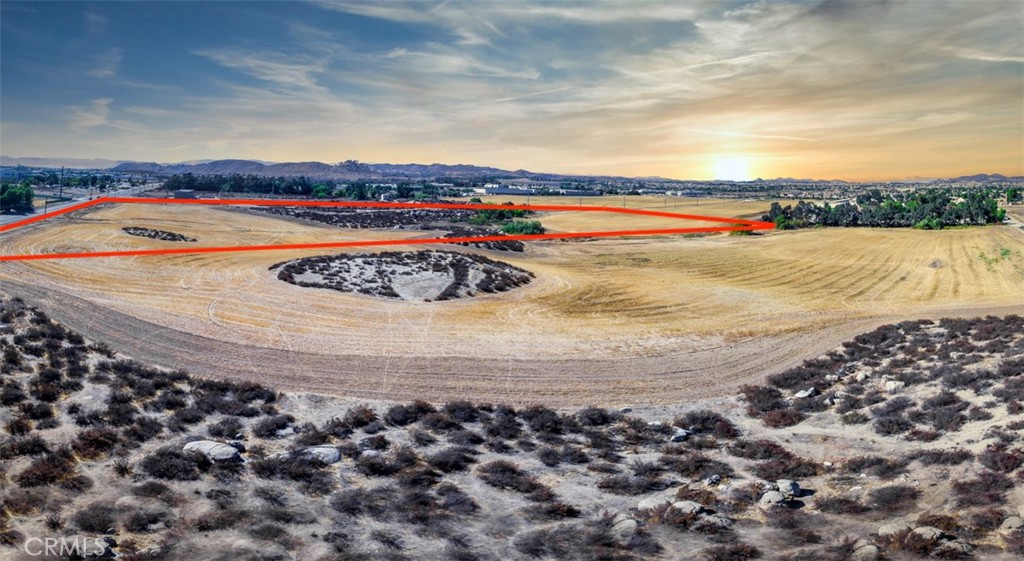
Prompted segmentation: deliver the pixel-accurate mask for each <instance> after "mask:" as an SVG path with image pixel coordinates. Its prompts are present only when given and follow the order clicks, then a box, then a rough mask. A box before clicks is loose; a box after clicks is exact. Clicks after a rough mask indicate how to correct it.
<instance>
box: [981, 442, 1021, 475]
mask: <svg viewBox="0 0 1024 561" xmlns="http://www.w3.org/2000/svg"><path fill="white" fill-rule="evenodd" d="M978 462H980V463H981V465H983V466H985V467H987V468H988V469H990V470H992V471H998V472H1001V473H1010V472H1011V471H1013V470H1015V469H1017V468H1018V467H1020V466H1021V464H1022V463H1024V450H1021V449H1020V448H1012V449H1011V448H1009V447H1008V446H1007V445H1006V444H1003V443H1000V444H992V445H989V446H988V447H986V448H985V451H984V452H982V453H981V454H979V455H978Z"/></svg>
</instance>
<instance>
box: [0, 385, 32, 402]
mask: <svg viewBox="0 0 1024 561" xmlns="http://www.w3.org/2000/svg"><path fill="white" fill-rule="evenodd" d="M27 398H28V395H27V394H26V393H25V390H23V389H22V388H21V384H19V383H18V382H17V381H16V380H9V381H8V382H7V383H6V384H4V387H3V388H2V389H0V405H3V406H4V407H10V406H12V405H17V404H18V403H21V402H22V401H25V400H26V399H27Z"/></svg>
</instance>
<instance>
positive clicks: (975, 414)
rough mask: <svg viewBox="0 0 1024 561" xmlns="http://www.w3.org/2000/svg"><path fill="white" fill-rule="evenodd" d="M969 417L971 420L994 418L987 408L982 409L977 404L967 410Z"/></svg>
mask: <svg viewBox="0 0 1024 561" xmlns="http://www.w3.org/2000/svg"><path fill="white" fill-rule="evenodd" d="M967 419H968V420H971V421H989V420H991V419H992V413H989V412H988V411H987V410H985V409H982V408H981V407H978V406H977V405H972V406H971V408H970V409H968V410H967Z"/></svg>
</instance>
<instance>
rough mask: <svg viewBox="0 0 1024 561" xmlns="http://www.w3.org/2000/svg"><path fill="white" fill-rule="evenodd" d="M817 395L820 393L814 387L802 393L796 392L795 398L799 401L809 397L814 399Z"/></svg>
mask: <svg viewBox="0 0 1024 561" xmlns="http://www.w3.org/2000/svg"><path fill="white" fill-rule="evenodd" d="M817 393H818V390H816V389H814V388H813V387H811V388H807V389H806V390H800V391H798V392H796V393H795V394H793V397H795V398H797V399H805V398H808V397H814V396H815V395H817Z"/></svg>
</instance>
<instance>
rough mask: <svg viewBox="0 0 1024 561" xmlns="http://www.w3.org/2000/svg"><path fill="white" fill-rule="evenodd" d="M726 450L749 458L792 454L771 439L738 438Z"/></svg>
mask: <svg viewBox="0 0 1024 561" xmlns="http://www.w3.org/2000/svg"><path fill="white" fill-rule="evenodd" d="M726 451H727V452H729V453H730V454H732V455H733V456H736V457H739V458H746V459H748V460H771V459H776V458H788V457H790V456H792V454H790V452H789V451H788V450H786V449H785V448H784V447H783V446H782V445H780V444H779V443H777V442H773V441H771V440H737V441H736V442H734V443H732V444H731V445H729V447H728V448H726Z"/></svg>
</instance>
